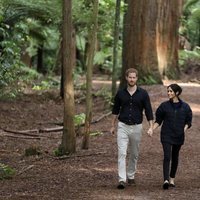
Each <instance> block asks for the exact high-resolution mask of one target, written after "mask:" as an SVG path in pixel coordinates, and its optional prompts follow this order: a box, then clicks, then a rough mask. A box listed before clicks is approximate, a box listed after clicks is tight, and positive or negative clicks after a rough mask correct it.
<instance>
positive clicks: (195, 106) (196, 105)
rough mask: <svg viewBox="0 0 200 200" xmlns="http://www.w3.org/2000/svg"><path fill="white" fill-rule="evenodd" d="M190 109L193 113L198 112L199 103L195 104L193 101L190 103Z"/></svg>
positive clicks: (199, 112)
mask: <svg viewBox="0 0 200 200" xmlns="http://www.w3.org/2000/svg"><path fill="white" fill-rule="evenodd" d="M190 106H191V109H192V111H193V113H195V114H198V115H199V114H200V106H199V104H195V103H190Z"/></svg>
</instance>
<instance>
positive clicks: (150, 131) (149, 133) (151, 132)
mask: <svg viewBox="0 0 200 200" xmlns="http://www.w3.org/2000/svg"><path fill="white" fill-rule="evenodd" d="M147 134H148V136H150V137H152V135H153V128H152V127H150V128H149V130H148V131H147Z"/></svg>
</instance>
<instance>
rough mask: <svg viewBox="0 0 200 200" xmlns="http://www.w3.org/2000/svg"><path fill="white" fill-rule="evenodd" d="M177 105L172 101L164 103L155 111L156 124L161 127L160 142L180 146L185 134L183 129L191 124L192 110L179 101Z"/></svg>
mask: <svg viewBox="0 0 200 200" xmlns="http://www.w3.org/2000/svg"><path fill="white" fill-rule="evenodd" d="M179 102H180V103H179V105H178V106H174V103H173V102H172V101H170V100H169V101H165V102H163V103H161V105H160V106H159V107H158V109H157V110H156V122H157V123H158V124H159V125H161V124H162V127H161V134H160V136H161V138H160V139H161V142H162V143H163V142H167V143H170V144H178V145H182V144H183V143H184V139H185V134H184V127H185V125H186V124H187V125H188V128H190V127H191V124H192V110H191V108H190V106H189V105H188V104H187V103H185V102H183V101H182V100H180V99H179Z"/></svg>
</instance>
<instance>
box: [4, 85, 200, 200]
mask: <svg viewBox="0 0 200 200" xmlns="http://www.w3.org/2000/svg"><path fill="white" fill-rule="evenodd" d="M166 84H168V83H166ZM103 85H106V83H102V82H100V83H99V84H97V83H96V82H95V83H94V87H95V89H96V90H98V89H100V88H101V87H103ZM181 85H182V86H183V95H182V99H183V100H185V101H187V102H188V103H189V104H190V105H191V107H192V110H193V114H194V120H193V126H192V128H191V129H190V130H189V131H188V133H187V135H186V142H185V145H184V146H183V147H182V149H181V152H180V165H179V169H178V172H177V178H176V188H174V189H169V190H168V191H163V189H162V182H163V179H162V159H163V158H162V149H161V144H160V141H159V130H160V129H158V130H157V131H156V133H155V135H154V136H153V138H149V137H148V136H147V134H146V130H147V128H148V126H147V121H146V119H145V120H144V134H143V139H142V142H141V146H140V157H139V162H138V171H137V174H136V182H137V185H136V186H127V187H126V188H125V190H120V191H119V190H117V189H116V186H117V145H116V136H115V135H114V136H113V135H110V134H109V129H110V125H111V116H108V117H106V118H104V119H102V120H101V121H99V122H98V123H96V124H93V125H92V130H94V131H102V132H103V134H102V135H98V136H92V137H91V138H90V148H89V150H81V149H80V142H81V137H80V136H78V137H77V153H76V154H75V155H73V156H72V157H69V158H65V159H58V158H56V157H55V156H54V154H53V151H54V149H56V148H57V147H58V146H59V144H60V142H61V136H62V131H59V132H44V133H38V132H35V133H31V134H34V136H33V137H32V136H25V135H19V134H12V133H8V132H5V129H10V130H27V129H29V130H30V129H37V130H38V129H41V128H50V127H55V126H56V125H55V122H62V119H63V103H62V101H61V100H60V98H59V96H58V92H49V93H44V94H26V95H24V96H23V97H21V98H19V99H17V100H14V101H1V102H0V162H1V163H4V164H7V165H10V166H11V167H13V168H15V169H16V171H17V173H16V176H15V177H14V178H13V179H9V180H2V181H0V200H24V199H27V200H53V199H54V200H72V199H74V200H82V199H88V200H107V199H108V200H115V199H126V200H128V199H132V200H157V199H173V200H183V199H185V200H186V199H187V200H188V199H190V200H198V199H200V148H199V144H200V135H199V134H200V105H199V103H200V100H199V99H200V85H198V84H192V85H191V84H181ZM97 86H98V87H97ZM144 88H145V89H147V90H148V91H149V94H150V97H151V101H152V105H153V109H154V111H155V109H156V107H157V106H158V105H159V104H160V102H162V101H164V100H166V98H167V96H166V87H165V86H163V85H154V86H144ZM94 101H95V103H94V107H93V111H94V116H93V117H94V118H95V119H97V118H98V117H100V116H101V115H102V114H103V113H106V112H107V110H106V109H107V105H106V104H105V103H103V101H102V99H100V98H96V99H95V100H94ZM81 112H84V102H82V103H80V104H78V103H77V104H76V113H81ZM35 135H36V136H38V137H36V136H35ZM30 147H37V148H39V149H40V151H41V152H42V154H41V155H39V156H29V157H27V156H24V152H25V149H27V148H30Z"/></svg>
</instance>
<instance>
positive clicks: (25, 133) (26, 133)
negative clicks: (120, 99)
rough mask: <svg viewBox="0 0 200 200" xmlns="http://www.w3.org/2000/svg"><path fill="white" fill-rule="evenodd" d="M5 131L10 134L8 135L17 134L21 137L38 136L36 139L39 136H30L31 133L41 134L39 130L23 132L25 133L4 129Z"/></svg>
mask: <svg viewBox="0 0 200 200" xmlns="http://www.w3.org/2000/svg"><path fill="white" fill-rule="evenodd" d="M4 131H5V132H8V133H15V134H19V135H26V136H36V137H37V136H38V135H37V134H29V133H39V130H38V129H33V130H23V131H18V130H8V129H4Z"/></svg>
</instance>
